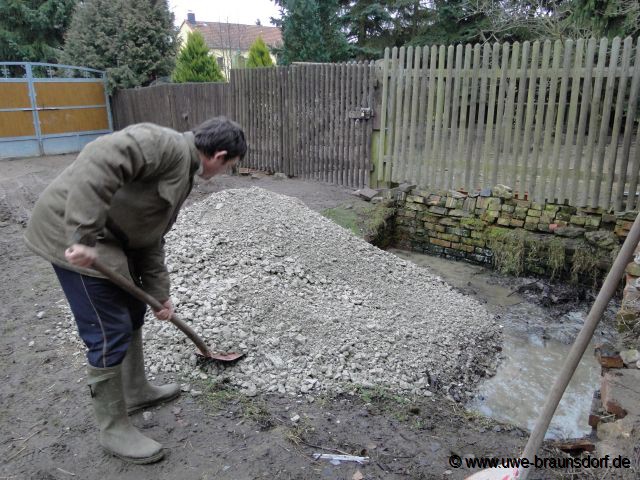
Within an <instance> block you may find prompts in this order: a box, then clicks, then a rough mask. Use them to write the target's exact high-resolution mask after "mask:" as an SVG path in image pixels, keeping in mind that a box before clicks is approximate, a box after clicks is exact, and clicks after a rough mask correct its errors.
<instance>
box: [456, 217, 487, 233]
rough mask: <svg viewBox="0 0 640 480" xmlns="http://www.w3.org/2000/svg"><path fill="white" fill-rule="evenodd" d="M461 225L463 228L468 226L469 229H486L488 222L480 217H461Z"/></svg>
mask: <svg viewBox="0 0 640 480" xmlns="http://www.w3.org/2000/svg"><path fill="white" fill-rule="evenodd" d="M460 226H461V227H463V228H468V229H469V230H484V227H486V226H487V223H486V222H484V221H482V220H480V219H479V218H461V219H460Z"/></svg>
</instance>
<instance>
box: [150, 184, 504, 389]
mask: <svg viewBox="0 0 640 480" xmlns="http://www.w3.org/2000/svg"><path fill="white" fill-rule="evenodd" d="M166 251H167V257H166V261H167V266H168V269H169V272H170V274H171V280H172V298H173V300H174V303H175V306H176V311H177V313H178V315H179V316H180V317H181V318H183V319H184V320H186V321H187V322H188V323H189V324H190V325H191V326H192V327H193V328H194V329H195V331H196V332H197V333H198V334H200V335H201V336H203V337H204V338H205V341H207V343H208V344H209V345H210V347H211V348H212V349H213V350H217V351H242V352H246V354H247V355H246V357H245V358H244V359H243V360H241V361H240V362H239V363H237V364H236V365H234V366H232V367H228V366H221V365H215V364H213V365H208V366H204V367H203V366H202V365H199V364H198V362H197V358H196V355H195V348H194V346H193V345H192V344H191V342H190V341H189V340H187V339H186V338H185V337H184V335H183V334H182V333H181V332H180V331H178V330H177V329H176V328H175V327H174V326H173V325H171V324H170V323H168V322H159V321H156V320H154V319H149V320H148V321H147V324H146V326H145V329H144V336H145V351H146V354H147V366H148V368H149V370H150V372H151V374H156V373H159V372H169V373H174V374H176V375H179V376H182V377H183V378H185V379H186V381H188V380H189V378H199V379H204V378H209V379H211V380H214V381H215V380H220V381H222V380H224V381H226V382H229V383H231V384H232V385H235V386H237V387H239V388H240V389H242V391H243V392H244V393H246V394H248V395H255V394H257V393H267V392H278V393H280V394H291V395H299V394H308V395H312V394H316V393H320V392H325V391H332V392H337V393H340V392H343V391H350V390H352V389H353V388H354V386H361V387H369V388H373V387H382V388H386V389H388V390H390V391H393V392H397V393H399V394H412V395H425V396H429V395H431V394H432V393H434V392H441V393H445V394H447V395H448V396H450V397H451V398H453V399H455V400H463V399H465V398H466V397H468V396H469V395H470V394H471V393H472V391H473V389H474V388H475V387H476V386H477V384H478V383H479V381H480V380H481V379H482V378H483V377H487V376H491V375H493V374H494V373H495V368H496V362H497V354H498V351H499V350H500V344H501V333H500V327H499V325H498V324H497V323H496V322H495V320H494V318H493V317H492V316H491V315H490V314H489V313H488V312H487V311H486V310H485V308H484V307H483V306H482V305H481V304H479V303H478V302H477V301H476V300H475V299H473V298H471V297H469V296H466V295H464V294H461V293H459V292H458V291H456V290H455V289H453V288H452V287H451V286H449V285H448V284H447V283H445V282H444V281H443V280H442V279H440V278H439V277H437V276H435V275H433V274H431V273H430V272H429V271H428V270H426V269H424V268H422V267H418V266H415V265H414V264H412V263H410V262H408V261H405V260H403V259H401V258H398V257H396V256H395V255H393V254H390V253H387V252H385V251H383V250H380V249H378V248H376V247H374V246H372V245H370V244H368V243H366V242H365V241H364V240H362V239H360V238H358V237H356V236H354V235H353V234H351V233H350V232H349V231H347V230H346V229H343V228H342V227H340V226H338V225H336V224H335V223H333V222H332V221H330V220H328V219H326V218H324V217H323V216H322V215H320V214H318V213H316V212H314V211H312V210H310V209H309V208H307V207H306V206H305V205H304V204H303V203H302V202H301V201H299V200H297V199H294V198H291V197H287V196H284V195H279V194H276V193H273V192H269V191H266V190H263V189H261V188H257V187H253V188H250V189H235V190H225V191H222V192H219V193H216V194H212V195H210V196H209V197H207V198H205V199H204V200H203V201H201V202H198V203H194V204H192V205H190V206H188V207H186V208H184V209H183V211H182V212H181V214H180V217H179V219H178V221H177V222H176V225H175V226H174V228H173V230H172V231H171V232H169V234H167V236H166Z"/></svg>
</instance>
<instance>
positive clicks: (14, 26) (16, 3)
mask: <svg viewBox="0 0 640 480" xmlns="http://www.w3.org/2000/svg"><path fill="white" fill-rule="evenodd" d="M76 3H77V0H29V1H24V0H2V1H0V59H2V60H4V61H9V62H12V61H15V62H49V63H57V62H58V59H59V56H60V53H61V47H62V44H63V42H64V33H65V31H66V30H67V28H68V27H69V23H70V20H71V16H72V13H73V10H74V8H75V6H76Z"/></svg>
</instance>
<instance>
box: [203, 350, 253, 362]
mask: <svg viewBox="0 0 640 480" xmlns="http://www.w3.org/2000/svg"><path fill="white" fill-rule="evenodd" d="M196 356H197V357H198V359H199V360H201V361H205V362H206V361H210V360H213V361H216V362H222V363H232V362H237V361H238V360H240V359H241V358H242V357H244V356H245V354H244V353H239V352H215V353H214V352H208V354H207V355H203V354H202V352H197V353H196Z"/></svg>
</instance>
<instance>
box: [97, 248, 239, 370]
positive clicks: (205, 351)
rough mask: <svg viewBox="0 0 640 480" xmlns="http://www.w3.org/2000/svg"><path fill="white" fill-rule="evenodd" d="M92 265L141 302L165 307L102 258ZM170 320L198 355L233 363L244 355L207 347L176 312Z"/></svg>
mask: <svg viewBox="0 0 640 480" xmlns="http://www.w3.org/2000/svg"><path fill="white" fill-rule="evenodd" d="M92 267H93V268H94V269H95V270H97V271H98V272H100V273H102V274H103V275H104V276H105V277H107V278H108V279H109V280H111V281H112V282H113V283H115V284H116V285H117V286H118V287H120V288H121V289H123V290H124V291H125V292H127V293H130V294H131V295H133V296H134V297H135V298H137V299H138V300H140V301H141V302H144V303H146V304H147V305H149V306H150V307H151V308H152V309H154V310H155V311H159V310H162V309H164V306H163V305H162V304H161V303H160V302H159V301H158V300H156V299H155V298H153V297H152V296H151V295H149V294H148V293H147V292H145V291H144V290H142V289H141V288H138V287H137V286H136V285H134V284H133V283H132V282H130V281H129V280H127V279H126V278H124V277H123V276H122V275H120V274H119V273H116V272H114V271H113V270H111V269H110V268H109V267H107V266H105V265H104V264H103V263H102V262H100V260H94V261H93V265H92ZM169 320H170V321H171V323H173V324H174V325H175V326H176V327H178V328H179V329H180V330H182V333H184V334H185V335H186V336H187V337H189V339H190V340H191V341H192V342H193V343H195V345H196V347H198V350H200V353H199V354H198V355H199V356H200V357H202V358H203V359H205V360H215V361H217V362H223V363H231V362H235V361H237V360H239V359H240V358H242V357H244V353H238V352H226V353H223V352H213V351H211V350H210V349H209V347H207V344H206V343H204V340H202V338H200V337H199V336H198V334H197V333H196V332H195V331H194V330H193V328H191V327H190V326H189V325H187V324H186V323H185V322H184V320H182V319H180V318H179V317H178V316H177V315H176V314H175V313H174V314H173V315H172V316H171V318H170V319H169Z"/></svg>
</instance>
